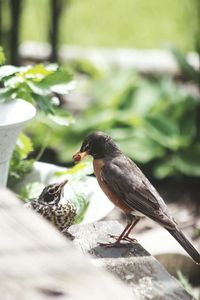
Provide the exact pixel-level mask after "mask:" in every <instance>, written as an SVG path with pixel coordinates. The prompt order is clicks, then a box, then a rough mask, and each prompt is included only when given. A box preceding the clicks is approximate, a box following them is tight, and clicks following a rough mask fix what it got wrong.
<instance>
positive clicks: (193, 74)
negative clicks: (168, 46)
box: [172, 48, 200, 85]
mask: <svg viewBox="0 0 200 300" xmlns="http://www.w3.org/2000/svg"><path fill="white" fill-rule="evenodd" d="M172 53H173V55H174V56H175V58H176V60H177V62H178V65H179V67H180V69H181V71H182V73H183V74H184V75H186V76H187V77H188V78H189V79H191V80H193V81H194V82H196V83H197V84H198V85H199V82H200V72H198V71H196V70H195V69H194V68H193V67H192V66H191V65H190V64H189V63H188V62H187V59H186V58H185V56H184V55H183V54H182V53H181V52H180V51H179V50H178V49H176V48H172Z"/></svg>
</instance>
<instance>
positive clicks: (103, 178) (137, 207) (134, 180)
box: [73, 132, 200, 264]
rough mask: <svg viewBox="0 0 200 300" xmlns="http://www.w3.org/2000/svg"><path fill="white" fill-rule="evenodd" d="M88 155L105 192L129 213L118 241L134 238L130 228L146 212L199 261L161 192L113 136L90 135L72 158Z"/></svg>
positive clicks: (103, 134) (118, 242) (78, 158)
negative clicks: (117, 143)
mask: <svg viewBox="0 0 200 300" xmlns="http://www.w3.org/2000/svg"><path fill="white" fill-rule="evenodd" d="M86 155H91V156H92V157H93V168H94V173H95V176H96V178H97V181H98V183H99V185H100V187H101V189H102V190H103V192H104V193H105V194H106V195H107V197H108V198H109V199H110V200H111V201H112V202H113V203H114V204H115V205H116V206H117V207H119V208H120V209H122V211H123V212H124V213H125V214H126V216H127V220H128V223H127V226H126V227H125V229H124V231H123V232H122V233H121V235H120V236H119V237H117V240H116V242H115V243H114V244H115V245H117V244H120V242H121V241H122V240H131V238H130V237H129V234H130V232H131V230H132V229H133V227H134V226H135V225H136V224H137V223H138V221H139V220H140V218H141V217H142V216H147V217H149V218H150V219H152V220H154V221H155V222H157V223H159V224H160V225H161V226H163V227H164V228H165V229H166V230H168V231H169V233H170V234H171V235H172V236H173V237H174V238H175V239H176V240H177V241H178V242H179V243H180V244H181V246H182V247H183V248H184V249H185V250H186V252H187V253H188V254H189V255H190V256H191V257H192V258H193V260H194V261H195V262H196V263H198V264H200V254H199V253H198V251H197V250H196V249H195V248H194V247H193V245H192V244H191V243H190V242H189V240H188V239H187V238H186V237H185V235H184V234H183V233H182V231H181V230H180V229H179V228H178V226H177V223H176V222H175V221H174V219H173V218H172V217H171V216H170V213H169V211H168V208H167V206H166V204H165V202H164V201H163V199H162V198H161V196H160V195H159V193H158V192H157V191H156V189H155V188H154V187H153V185H152V184H151V183H150V182H149V180H148V179H147V178H146V176H145V175H144V174H143V173H142V171H141V170H140V169H139V168H138V166H137V165H136V164H135V163H134V162H133V161H132V160H130V159H129V158H128V157H126V156H125V155H124V154H123V152H122V151H121V150H120V149H119V148H118V147H117V145H116V144H115V143H114V141H113V140H112V138H111V137H110V136H108V135H107V134H105V133H103V132H94V133H91V134H90V135H88V136H87V137H86V138H85V140H84V141H83V143H82V146H81V148H80V151H79V152H77V153H76V154H75V155H74V156H73V159H74V161H75V162H78V161H80V160H82V159H83V158H84V157H85V156H86ZM112 245H113V244H112Z"/></svg>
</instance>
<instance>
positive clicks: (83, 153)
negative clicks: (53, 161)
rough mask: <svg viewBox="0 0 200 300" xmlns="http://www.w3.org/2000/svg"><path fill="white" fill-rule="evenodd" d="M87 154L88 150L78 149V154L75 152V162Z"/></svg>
mask: <svg viewBox="0 0 200 300" xmlns="http://www.w3.org/2000/svg"><path fill="white" fill-rule="evenodd" d="M87 155H88V152H87V151H84V152H80V151H78V152H77V153H76V154H74V156H73V160H74V162H79V161H81V160H82V159H84V157H86V156H87Z"/></svg>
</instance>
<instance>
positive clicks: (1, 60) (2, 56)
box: [0, 47, 6, 65]
mask: <svg viewBox="0 0 200 300" xmlns="http://www.w3.org/2000/svg"><path fill="white" fill-rule="evenodd" d="M5 60H6V58H5V54H4V51H3V48H2V47H0V65H3V64H4V63H5Z"/></svg>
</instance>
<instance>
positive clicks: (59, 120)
mask: <svg viewBox="0 0 200 300" xmlns="http://www.w3.org/2000/svg"><path fill="white" fill-rule="evenodd" d="M49 119H50V120H52V121H53V122H54V123H56V124H57V125H60V126H69V125H71V124H72V123H74V119H73V117H72V116H71V115H70V114H68V113H67V112H65V111H61V110H59V111H58V110H55V115H52V114H51V115H49Z"/></svg>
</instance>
